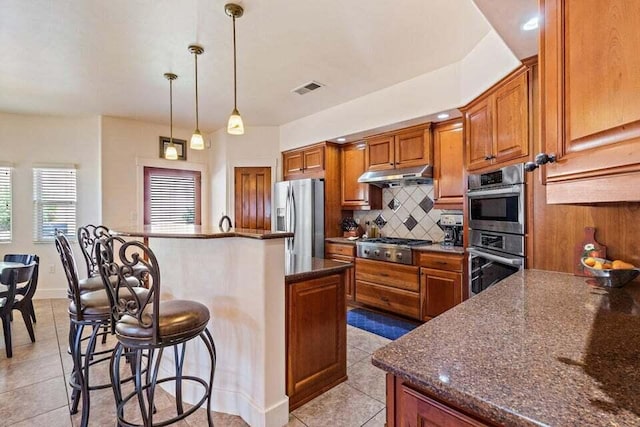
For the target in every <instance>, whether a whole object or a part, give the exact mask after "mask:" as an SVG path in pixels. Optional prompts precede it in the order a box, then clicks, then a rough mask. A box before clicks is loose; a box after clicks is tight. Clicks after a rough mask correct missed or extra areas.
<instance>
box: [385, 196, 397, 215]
mask: <svg viewBox="0 0 640 427" xmlns="http://www.w3.org/2000/svg"><path fill="white" fill-rule="evenodd" d="M387 206H389V209H391V210H392V211H394V212H395V211H397V210H398V208H399V207H400V202H399V201H398V200H397V199H396V198H393V199H391V201H390V202H389V204H388V205H387Z"/></svg>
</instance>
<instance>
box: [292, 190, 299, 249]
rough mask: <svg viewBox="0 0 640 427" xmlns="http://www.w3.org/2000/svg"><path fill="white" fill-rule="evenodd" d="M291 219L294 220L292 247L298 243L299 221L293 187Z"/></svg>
mask: <svg viewBox="0 0 640 427" xmlns="http://www.w3.org/2000/svg"><path fill="white" fill-rule="evenodd" d="M291 217H292V218H291V219H292V222H293V227H292V230H291V232H292V233H293V237H291V248H292V249H293V247H294V246H295V244H296V221H298V213H297V212H296V198H295V195H294V193H293V188H292V189H291Z"/></svg>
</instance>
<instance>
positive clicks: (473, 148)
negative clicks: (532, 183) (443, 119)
mask: <svg viewBox="0 0 640 427" xmlns="http://www.w3.org/2000/svg"><path fill="white" fill-rule="evenodd" d="M530 78H531V72H530V68H529V67H527V66H524V65H523V66H522V67H520V68H519V69H517V70H516V71H514V72H513V73H511V74H510V75H509V76H507V77H505V78H504V79H503V80H501V81H500V82H498V83H497V84H496V85H495V86H493V87H492V88H490V89H489V90H488V91H486V92H485V93H483V94H482V95H480V96H479V97H478V98H476V99H475V100H473V101H472V102H471V103H470V104H469V105H467V106H466V107H464V108H462V109H461V110H462V111H463V113H464V127H465V166H466V168H467V170H478V169H483V168H485V167H487V166H493V167H495V166H497V165H502V164H503V163H505V162H510V163H513V162H512V161H513V160H514V159H523V158H525V157H528V156H529V134H530V130H529V122H530V108H529V104H530V102H529V80H530Z"/></svg>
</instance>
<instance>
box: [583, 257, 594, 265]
mask: <svg viewBox="0 0 640 427" xmlns="http://www.w3.org/2000/svg"><path fill="white" fill-rule="evenodd" d="M584 263H585V265H588V266H589V267H593V266H594V265H595V264H596V260H595V258H591V257H589V258H585V260H584Z"/></svg>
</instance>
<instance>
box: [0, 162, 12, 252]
mask: <svg viewBox="0 0 640 427" xmlns="http://www.w3.org/2000/svg"><path fill="white" fill-rule="evenodd" d="M4 170H6V171H7V173H8V174H9V180H8V181H9V230H8V231H9V238H8V239H1V238H0V244H3V243H13V167H11V166H6V165H0V174H2V172H3V171H4Z"/></svg>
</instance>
